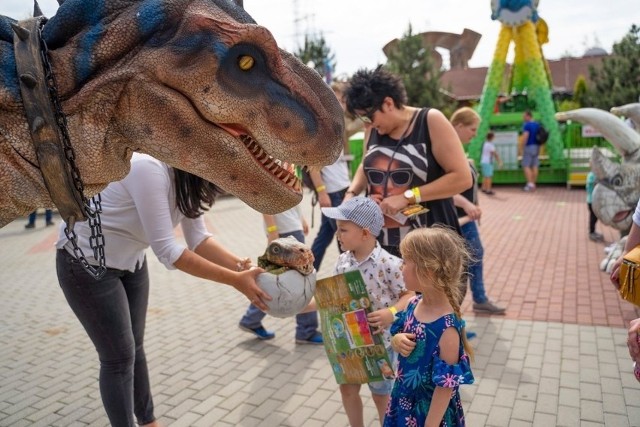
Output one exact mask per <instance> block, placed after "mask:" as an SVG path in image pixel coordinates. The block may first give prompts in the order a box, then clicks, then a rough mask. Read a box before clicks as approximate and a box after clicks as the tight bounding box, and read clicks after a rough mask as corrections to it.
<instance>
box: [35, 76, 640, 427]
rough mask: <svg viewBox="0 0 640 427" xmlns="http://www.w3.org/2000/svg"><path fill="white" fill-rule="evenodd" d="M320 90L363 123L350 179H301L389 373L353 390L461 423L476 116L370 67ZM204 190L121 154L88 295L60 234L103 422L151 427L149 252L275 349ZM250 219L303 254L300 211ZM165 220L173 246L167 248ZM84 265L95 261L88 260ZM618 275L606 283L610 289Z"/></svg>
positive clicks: (82, 231)
mask: <svg viewBox="0 0 640 427" xmlns="http://www.w3.org/2000/svg"><path fill="white" fill-rule="evenodd" d="M334 91H335V92H336V96H337V97H338V98H339V100H340V101H341V102H342V103H343V106H344V109H345V114H350V115H352V116H353V117H356V118H358V119H359V120H360V121H361V122H362V123H363V125H364V127H365V135H366V138H365V148H364V151H363V152H364V156H363V159H362V163H361V164H360V166H359V167H358V169H357V171H356V172H355V175H354V176H353V177H352V178H350V177H349V172H348V171H349V169H348V166H347V162H346V160H345V158H344V153H343V156H341V157H340V159H339V160H338V161H337V162H336V163H335V164H333V165H330V166H327V167H325V168H323V169H322V170H321V171H314V172H312V174H311V179H312V181H313V185H314V187H315V192H316V194H317V198H318V202H319V204H320V207H321V212H322V217H321V222H320V227H319V230H318V232H317V236H316V238H315V240H314V241H313V242H312V244H311V250H312V252H313V254H314V256H315V261H314V267H315V268H316V269H317V270H318V269H319V268H320V265H321V263H322V262H323V259H324V255H325V252H326V249H327V247H328V246H329V245H330V244H331V243H332V241H333V239H334V236H337V242H338V245H339V249H340V255H339V257H338V259H337V260H332V262H333V263H334V268H333V272H334V273H335V274H341V273H344V272H348V271H352V270H354V269H357V270H360V272H361V273H362V275H363V278H364V281H365V285H366V288H367V291H368V292H369V294H370V297H371V301H372V310H371V312H370V313H369V314H368V317H367V319H368V322H369V325H370V327H371V328H372V329H373V330H374V331H376V333H380V334H382V336H383V341H384V343H385V346H386V347H387V351H388V353H389V355H390V357H391V359H392V360H394V361H396V362H397V368H398V369H399V370H401V371H402V373H403V374H402V375H400V376H398V377H397V379H396V380H395V381H394V380H389V379H388V380H384V381H379V382H372V383H369V384H368V387H369V389H370V390H371V394H372V396H373V401H374V403H375V406H376V409H377V412H378V416H379V419H380V422H381V423H383V424H384V426H398V425H463V424H464V413H463V409H462V405H461V403H460V395H459V392H458V387H459V386H460V385H463V384H470V383H472V382H473V381H474V378H473V373H472V368H471V359H472V357H473V350H472V348H471V346H470V344H469V342H468V337H469V335H468V332H466V330H465V323H464V320H463V318H462V312H461V308H460V307H461V303H462V301H463V299H464V296H465V294H466V292H467V288H468V287H470V288H471V293H472V299H473V305H472V307H473V310H474V311H475V312H478V313H486V314H504V313H505V311H506V307H503V306H501V305H499V304H498V303H497V302H495V301H493V300H492V299H490V298H489V297H488V296H487V293H486V290H485V283H484V277H483V258H484V249H483V245H482V241H481V239H480V233H479V228H478V224H479V220H480V219H481V217H482V215H483V212H482V209H481V208H480V206H479V205H478V194H477V193H478V187H479V183H478V173H477V170H476V168H475V165H474V164H473V162H471V163H470V162H469V160H468V159H467V157H466V155H465V152H464V149H463V144H467V143H469V141H470V140H471V139H472V138H473V137H474V136H475V135H476V133H477V129H478V127H479V124H480V117H479V116H478V114H477V113H476V112H475V111H473V110H472V109H471V108H462V109H460V110H458V111H456V112H455V113H454V114H453V115H452V116H451V118H450V119H449V118H447V117H446V116H445V115H444V114H443V113H442V112H441V111H439V110H437V109H435V108H418V107H414V106H410V105H408V102H407V94H406V91H405V87H404V85H403V84H402V81H401V79H400V78H399V77H398V76H396V75H394V74H392V73H390V72H389V71H387V70H386V69H385V68H384V67H377V68H375V69H371V70H360V71H358V72H356V73H355V74H354V75H353V77H352V78H351V80H350V81H349V83H348V85H341V86H336V87H334ZM524 119H525V124H524V128H523V135H524V141H525V146H524V154H523V169H524V172H525V175H526V180H527V184H526V186H525V187H524V190H525V191H528V192H533V191H535V189H536V179H537V167H538V162H537V157H538V154H539V151H538V150H539V147H538V146H537V145H536V144H533V145H535V147H530V145H532V144H530V143H529V141H531V140H532V138H533V139H535V133H536V130H537V129H536V122H535V121H533V118H532V116H531V114H530V113H529V112H527V113H525V116H524ZM493 137H494V135H493V133H492V132H489V133H488V134H487V135H486V142H485V144H484V147H483V150H482V160H481V165H480V166H481V172H482V177H483V179H482V183H481V186H480V188H481V190H482V191H483V192H484V193H485V194H486V195H488V196H491V195H493V194H494V191H493V189H492V182H491V177H492V176H493V167H494V164H496V165H498V167H499V166H501V164H502V161H501V159H500V156H499V155H498V153H497V151H496V149H495V146H494V144H493V143H492V140H493ZM217 194H218V189H217V188H216V187H215V186H214V185H213V184H211V183H208V182H206V181H204V180H202V179H200V178H198V177H196V176H194V175H191V174H189V173H186V172H183V171H180V170H177V169H175V168H171V167H169V166H167V165H166V164H164V163H162V162H160V161H158V160H155V159H153V158H151V157H149V156H146V155H142V154H134V155H133V158H132V161H131V172H130V173H129V175H128V176H127V177H126V178H125V179H123V180H122V181H119V182H116V183H112V184H110V185H109V186H108V187H107V188H106V189H105V190H104V191H103V192H102V209H103V213H102V224H103V230H104V232H105V240H106V241H108V242H109V244H108V245H107V246H106V247H105V251H106V260H107V267H108V269H107V273H106V274H105V275H104V277H102V278H101V279H98V280H97V282H98V284H99V285H100V286H95V285H96V279H94V278H93V277H92V276H90V275H89V274H88V273H87V272H86V271H85V270H84V268H83V266H82V264H81V262H80V261H79V260H78V259H77V258H76V252H75V251H74V248H73V246H72V245H71V243H70V242H69V241H68V239H67V237H66V235H65V233H64V231H63V228H64V224H62V225H61V228H60V230H61V231H60V235H59V240H58V242H57V249H58V250H57V258H56V265H57V275H58V280H59V283H60V286H61V288H62V291H63V293H64V296H65V298H66V300H67V301H68V303H69V305H70V307H71V309H72V310H73V312H74V313H75V315H76V317H77V318H78V320H79V321H80V323H81V324H82V326H83V327H84V329H85V330H86V332H87V335H88V336H89V338H90V339H91V341H92V342H93V344H94V346H95V348H96V351H97V353H98V359H99V363H100V375H99V385H100V392H101V397H102V402H103V405H104V408H105V410H106V412H107V415H108V417H109V421H110V423H111V424H112V425H113V426H134V425H136V424H138V425H143V426H158V425H159V424H158V422H157V420H156V417H155V414H154V404H153V398H152V394H151V385H150V379H149V372H148V367H147V361H146V356H145V351H144V329H145V322H146V312H147V304H148V298H149V287H150V279H149V273H148V268H147V261H146V258H145V250H146V249H147V248H148V247H150V248H151V249H152V250H153V253H154V254H155V255H156V256H157V257H158V259H159V260H160V261H161V262H162V264H164V265H165V266H166V267H167V268H169V269H179V270H182V271H184V272H186V273H187V274H190V275H193V276H196V277H200V278H204V279H207V280H210V281H211V282H214V283H212V284H214V285H216V286H223V285H229V286H232V287H234V288H235V289H236V290H237V291H239V292H241V293H242V294H244V295H245V296H246V297H247V299H248V301H249V306H248V308H247V309H246V312H245V314H244V316H242V318H241V319H240V320H239V327H240V328H241V329H243V330H244V331H247V332H249V333H251V334H253V335H254V336H255V337H256V338H258V339H260V340H269V339H272V338H274V337H275V332H273V331H270V330H267V329H266V328H265V327H264V325H263V324H262V321H263V319H264V318H265V316H266V315H265V313H264V310H266V308H267V306H266V302H267V301H270V300H271V297H270V296H269V295H268V294H266V293H265V292H264V291H263V290H261V289H260V287H259V286H258V284H257V283H256V277H257V275H258V274H260V273H262V272H263V270H262V269H260V268H258V267H256V266H254V265H253V264H252V262H251V260H249V259H248V258H244V257H242V256H238V255H236V254H234V253H231V252H230V251H229V250H227V249H226V248H225V247H224V246H223V245H221V244H220V243H218V242H216V241H215V240H214V239H213V238H212V235H211V233H209V232H208V230H207V229H206V226H205V223H204V220H203V217H202V214H203V213H204V212H205V211H206V210H208V209H209V208H210V207H211V205H212V204H213V203H214V201H215V198H216V195H217ZM416 206H418V208H419V209H418V210H417V213H416V214H409V213H408V210H407V209H408V208H413V207H416ZM263 220H264V230H265V235H266V238H267V242H271V241H273V240H274V239H277V238H280V237H287V236H293V237H295V238H296V239H297V240H298V241H300V242H303V243H304V242H305V236H307V235H308V231H309V225H308V223H307V221H306V219H305V218H304V216H303V215H302V212H301V209H300V206H296V207H294V208H292V209H290V210H288V211H286V212H283V213H280V214H276V215H264V217H263ZM47 221H51V218H50V217H47ZM178 224H180V225H181V226H182V229H183V231H184V237H185V240H186V245H183V244H182V243H180V242H178V241H177V240H176V237H175V234H174V228H175V227H176V226H177V225H178ZM594 225H595V223H594ZM639 230H640V204H639V206H638V208H637V210H636V215H635V216H634V225H633V227H632V229H631V232H630V234H629V238H628V241H627V248H628V249H627V250H629V249H631V248H633V247H634V245H636V244H639V243H640V231H639ZM75 231H76V234H77V235H78V236H79V239H78V244H79V245H80V247H81V248H82V249H83V250H84V252H85V253H91V252H92V251H90V243H89V241H90V236H91V230H90V229H89V227H88V226H87V225H86V224H84V223H77V224H76V226H75ZM593 231H594V230H592V232H593ZM256 238H258V236H256ZM88 261H89V263H90V264H95V263H96V262H97V261H96V260H93V259H92V258H91V257H88ZM617 271H618V269H617V268H616V269H614V272H613V273H612V275H611V280H612V282H614V283H617V274H618V273H617ZM296 325H297V326H296V333H295V342H296V343H298V344H322V343H323V336H322V333H321V332H320V331H319V329H318V315H317V312H316V311H314V310H312V309H310V310H307V311H306V312H303V313H301V314H298V315H297V316H296ZM639 329H640V319H639V320H637V321H635V322H634V323H633V324H632V327H631V329H630V331H629V352H630V354H631V357H632V358H633V359H634V360H635V361H636V362H637V363H638V364H640V348H639V345H640V344H639V343H640V341H638V330H639ZM416 378H418V380H416ZM339 389H340V394H341V397H342V403H343V406H344V409H345V412H346V414H347V417H348V419H349V423H350V425H351V426H354V427H358V426H363V425H364V421H363V420H364V417H363V403H362V399H361V397H360V389H361V385H360V384H341V385H340V386H339ZM443 423H444V424H443Z"/></svg>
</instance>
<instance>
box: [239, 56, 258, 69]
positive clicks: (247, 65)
mask: <svg viewBox="0 0 640 427" xmlns="http://www.w3.org/2000/svg"><path fill="white" fill-rule="evenodd" d="M255 63H256V61H255V59H253V57H252V56H249V55H242V56H241V57H240V58H238V67H240V69H241V70H242V71H249V70H250V69H252V68H253V66H254V65H255Z"/></svg>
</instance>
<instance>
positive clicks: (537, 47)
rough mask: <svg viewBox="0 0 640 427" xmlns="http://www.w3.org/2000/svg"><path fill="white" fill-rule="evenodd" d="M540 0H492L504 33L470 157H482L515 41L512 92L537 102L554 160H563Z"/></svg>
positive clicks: (486, 85) (485, 90) (484, 93)
mask: <svg viewBox="0 0 640 427" xmlns="http://www.w3.org/2000/svg"><path fill="white" fill-rule="evenodd" d="M537 8H538V1H526V0H511V1H510V0H492V1H491V9H492V15H491V17H492V19H497V20H498V21H500V22H501V24H502V25H501V29H500V35H499V37H498V42H497V45H496V50H495V53H494V55H493V60H492V62H491V65H490V66H489V71H488V72H487V77H486V79H485V83H484V88H483V90H482V98H481V100H480V107H479V111H478V113H479V114H480V117H481V118H482V121H481V123H480V126H479V129H478V136H477V137H476V138H474V139H473V140H472V141H471V145H470V146H469V155H470V157H472V158H474V159H476V160H479V158H480V152H481V150H482V143H483V142H484V138H485V136H486V134H487V132H488V130H489V119H490V117H491V115H492V114H493V113H494V107H495V105H496V100H497V99H498V96H499V95H500V94H501V91H502V90H501V89H502V87H501V86H502V82H503V78H504V72H505V66H506V58H507V53H508V51H509V45H510V44H511V42H514V44H515V59H514V63H513V68H512V74H511V83H510V87H509V89H508V93H513V94H522V95H526V96H527V97H528V99H529V102H530V103H532V104H535V111H536V120H538V121H540V122H541V123H542V124H543V126H544V127H545V128H546V129H547V130H548V131H549V140H548V141H547V144H546V150H547V154H548V155H549V159H550V160H551V162H552V163H554V162H556V161H559V162H561V161H562V159H563V150H562V140H561V137H560V129H559V127H558V123H557V122H556V121H555V119H554V113H555V107H554V104H553V100H552V98H551V88H552V85H551V78H550V73H549V67H548V64H547V62H546V60H545V59H544V55H543V53H542V45H543V44H544V43H547V42H548V37H547V35H548V28H547V24H546V23H545V21H544V20H543V19H541V18H540V17H539V16H538V11H537Z"/></svg>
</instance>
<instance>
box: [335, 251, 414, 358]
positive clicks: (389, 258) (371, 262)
mask: <svg viewBox="0 0 640 427" xmlns="http://www.w3.org/2000/svg"><path fill="white" fill-rule="evenodd" d="M401 267H402V259H400V258H398V257H397V256H394V255H391V254H390V253H389V252H387V251H385V250H384V249H382V247H381V246H380V244H379V243H378V242H376V247H375V248H374V249H373V251H372V252H371V253H370V254H369V256H368V257H366V258H365V259H364V260H363V261H358V260H357V259H356V257H355V256H354V255H353V253H352V252H351V251H347V252H343V253H341V254H340V256H339V257H338V260H337V261H336V266H335V269H334V273H335V274H342V273H346V272H348V271H354V270H360V273H361V274H362V278H363V279H364V283H365V286H366V287H367V292H369V299H370V300H371V306H372V308H373V311H376V310H380V309H383V308H389V307H391V306H392V305H393V304H395V303H396V302H397V301H398V300H399V299H400V296H401V295H402V294H403V293H405V292H407V289H406V288H405V286H404V280H403V279H402V270H401ZM384 340H385V345H386V346H387V347H388V346H389V345H390V343H391V335H390V334H389V330H388V329H386V330H385V331H384Z"/></svg>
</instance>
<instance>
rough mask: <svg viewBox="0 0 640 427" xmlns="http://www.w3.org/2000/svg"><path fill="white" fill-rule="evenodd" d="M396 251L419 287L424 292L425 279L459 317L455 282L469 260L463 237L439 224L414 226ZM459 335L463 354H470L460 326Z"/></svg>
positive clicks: (458, 291)
mask: <svg viewBox="0 0 640 427" xmlns="http://www.w3.org/2000/svg"><path fill="white" fill-rule="evenodd" d="M400 253H401V254H402V259H405V260H410V261H412V262H413V263H415V265H416V276H417V278H418V281H419V283H420V287H424V288H425V292H428V291H427V290H426V289H427V286H426V283H425V281H426V280H429V281H430V282H431V285H432V286H430V287H429V288H431V287H434V288H435V289H436V290H439V291H441V292H443V293H444V294H445V295H446V296H447V299H448V300H449V304H451V307H453V311H454V313H455V315H456V316H457V317H458V318H459V319H460V320H462V312H461V310H460V303H459V302H458V301H460V299H461V297H462V295H461V291H460V287H459V283H460V281H461V280H462V279H463V274H464V271H465V265H468V263H469V262H470V261H471V260H472V257H471V253H470V252H469V249H468V248H467V245H466V243H465V241H464V238H463V237H462V236H460V235H459V234H458V233H456V232H455V231H454V230H452V229H451V228H448V227H445V226H442V225H434V226H432V227H429V228H418V229H415V230H412V231H411V232H410V233H409V234H407V235H406V237H405V238H404V239H402V241H401V242H400ZM461 338H462V343H463V345H464V349H465V351H466V353H467V354H468V355H469V357H473V349H472V348H471V345H470V344H469V342H468V341H467V336H466V333H465V328H464V327H463V328H462V337H461Z"/></svg>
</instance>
